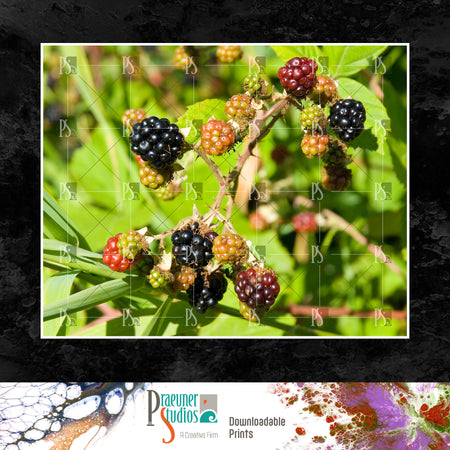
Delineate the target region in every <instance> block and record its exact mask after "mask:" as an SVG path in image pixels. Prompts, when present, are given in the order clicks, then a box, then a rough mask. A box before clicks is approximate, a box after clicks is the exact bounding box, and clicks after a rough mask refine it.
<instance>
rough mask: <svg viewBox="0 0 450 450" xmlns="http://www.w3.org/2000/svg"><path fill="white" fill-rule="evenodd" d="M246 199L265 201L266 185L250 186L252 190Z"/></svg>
mask: <svg viewBox="0 0 450 450" xmlns="http://www.w3.org/2000/svg"><path fill="white" fill-rule="evenodd" d="M248 199H249V200H256V201H261V202H264V201H267V200H268V196H267V193H266V184H265V183H259V184H258V185H256V184H252V188H251V190H250V192H249V193H248Z"/></svg>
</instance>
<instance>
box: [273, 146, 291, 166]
mask: <svg viewBox="0 0 450 450" xmlns="http://www.w3.org/2000/svg"><path fill="white" fill-rule="evenodd" d="M289 155H290V153H289V150H288V149H287V148H286V147H285V146H284V145H277V146H276V147H275V148H274V149H273V150H272V152H271V153H270V157H271V158H272V161H274V162H276V163H277V164H282V163H284V162H285V161H286V159H287V158H288V157H289Z"/></svg>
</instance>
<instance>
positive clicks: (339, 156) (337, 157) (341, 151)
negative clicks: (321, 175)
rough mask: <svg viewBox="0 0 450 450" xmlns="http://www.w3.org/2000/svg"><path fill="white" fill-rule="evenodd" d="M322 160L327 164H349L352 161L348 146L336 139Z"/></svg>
mask: <svg viewBox="0 0 450 450" xmlns="http://www.w3.org/2000/svg"><path fill="white" fill-rule="evenodd" d="M322 160H323V163H324V165H326V166H331V165H334V166H347V165H348V164H350V163H351V162H352V158H351V156H350V155H347V146H346V145H345V144H343V143H342V142H340V141H336V140H334V141H332V142H331V144H330V145H329V150H328V152H327V153H326V154H325V155H324V156H323V159H322Z"/></svg>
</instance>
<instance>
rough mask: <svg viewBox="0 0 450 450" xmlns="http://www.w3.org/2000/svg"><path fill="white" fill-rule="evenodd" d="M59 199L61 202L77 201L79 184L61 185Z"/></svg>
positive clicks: (64, 183) (67, 183)
mask: <svg viewBox="0 0 450 450" xmlns="http://www.w3.org/2000/svg"><path fill="white" fill-rule="evenodd" d="M59 199H60V200H76V199H77V183H74V182H62V183H59Z"/></svg>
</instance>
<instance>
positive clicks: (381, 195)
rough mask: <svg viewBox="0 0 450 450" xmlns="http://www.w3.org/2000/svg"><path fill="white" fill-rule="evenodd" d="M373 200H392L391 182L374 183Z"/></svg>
mask: <svg viewBox="0 0 450 450" xmlns="http://www.w3.org/2000/svg"><path fill="white" fill-rule="evenodd" d="M375 200H392V183H377V182H376V183H375Z"/></svg>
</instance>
